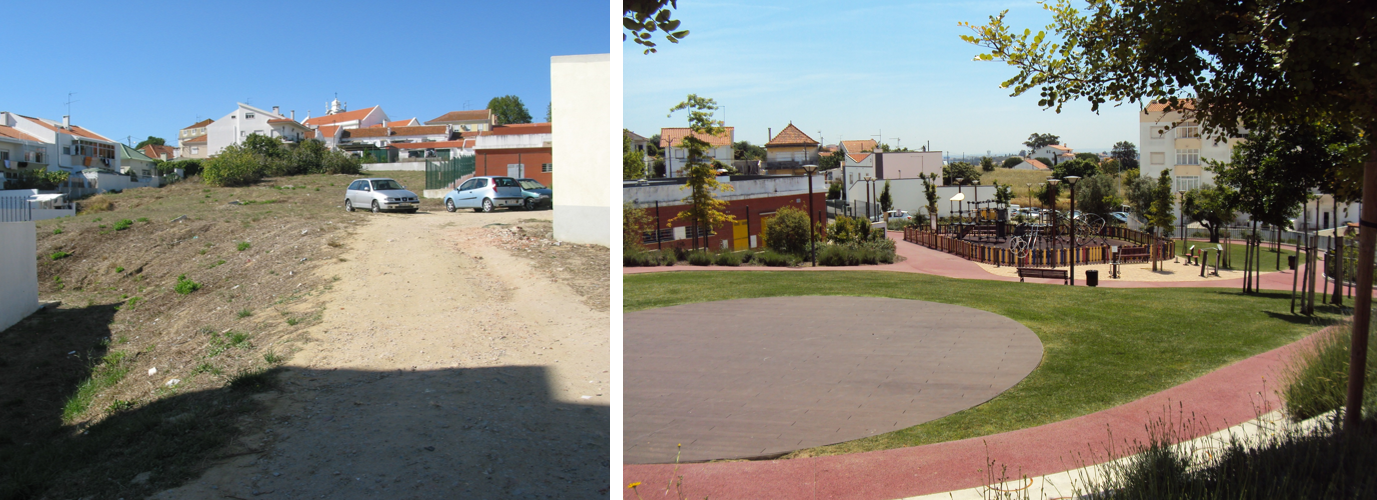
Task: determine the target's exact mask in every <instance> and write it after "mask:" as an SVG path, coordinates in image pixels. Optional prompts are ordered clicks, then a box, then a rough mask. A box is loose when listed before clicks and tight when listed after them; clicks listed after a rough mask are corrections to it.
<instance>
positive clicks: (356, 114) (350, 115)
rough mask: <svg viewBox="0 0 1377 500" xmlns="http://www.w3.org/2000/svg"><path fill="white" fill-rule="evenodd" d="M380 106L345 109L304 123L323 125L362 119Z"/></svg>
mask: <svg viewBox="0 0 1377 500" xmlns="http://www.w3.org/2000/svg"><path fill="white" fill-rule="evenodd" d="M380 107H381V106H373V107H371V108H364V109H356V110H354V111H345V112H343V113H335V114H333V115H325V116H317V117H315V118H312V119H310V120H306V122H305V123H306V124H307V125H315V126H324V125H333V124H336V123H342V122H347V121H354V120H358V121H363V119H364V118H365V117H367V116H368V113H371V112H373V110H375V109H378V108H380Z"/></svg>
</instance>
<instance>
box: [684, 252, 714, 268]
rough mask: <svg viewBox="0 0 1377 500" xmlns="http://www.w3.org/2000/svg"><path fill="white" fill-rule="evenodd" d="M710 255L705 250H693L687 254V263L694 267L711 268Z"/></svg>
mask: <svg viewBox="0 0 1377 500" xmlns="http://www.w3.org/2000/svg"><path fill="white" fill-rule="evenodd" d="M712 260H713V259H712V254H710V253H708V252H707V251H706V250H694V251H692V252H689V254H688V262H689V264H690V265H694V266H711V265H712Z"/></svg>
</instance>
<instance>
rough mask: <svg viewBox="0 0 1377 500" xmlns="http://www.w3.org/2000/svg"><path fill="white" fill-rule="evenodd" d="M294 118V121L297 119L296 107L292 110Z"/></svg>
mask: <svg viewBox="0 0 1377 500" xmlns="http://www.w3.org/2000/svg"><path fill="white" fill-rule="evenodd" d="M292 120H293V121H295V120H296V110H295V109H293V110H292Z"/></svg>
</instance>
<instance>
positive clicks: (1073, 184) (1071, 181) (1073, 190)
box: [1064, 175, 1081, 286]
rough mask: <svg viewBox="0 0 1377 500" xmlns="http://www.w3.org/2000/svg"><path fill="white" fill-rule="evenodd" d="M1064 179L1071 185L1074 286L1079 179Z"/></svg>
mask: <svg viewBox="0 0 1377 500" xmlns="http://www.w3.org/2000/svg"><path fill="white" fill-rule="evenodd" d="M1064 179H1065V180H1066V183H1067V184H1070V185H1071V286H1076V181H1078V180H1081V178H1080V177H1077V176H1074V175H1068V176H1066V177H1064Z"/></svg>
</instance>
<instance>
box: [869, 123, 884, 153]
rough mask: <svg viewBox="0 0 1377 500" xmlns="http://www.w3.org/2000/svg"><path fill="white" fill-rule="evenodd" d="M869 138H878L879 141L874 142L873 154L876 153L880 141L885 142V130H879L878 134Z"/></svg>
mask: <svg viewBox="0 0 1377 500" xmlns="http://www.w3.org/2000/svg"><path fill="white" fill-rule="evenodd" d="M871 137H877V138H879V140H877V141H875V152H877V153H878V152H879V150H880V141H883V140H885V130H884V129H880V133H878V134H875V135H872V136H871Z"/></svg>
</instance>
